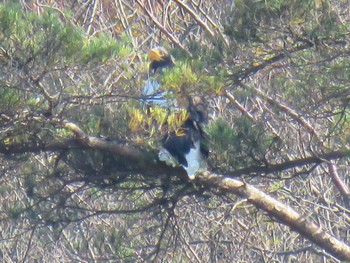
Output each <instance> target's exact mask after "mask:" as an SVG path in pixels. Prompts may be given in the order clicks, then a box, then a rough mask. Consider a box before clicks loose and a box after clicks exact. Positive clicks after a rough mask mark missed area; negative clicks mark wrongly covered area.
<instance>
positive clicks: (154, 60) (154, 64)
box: [143, 46, 175, 106]
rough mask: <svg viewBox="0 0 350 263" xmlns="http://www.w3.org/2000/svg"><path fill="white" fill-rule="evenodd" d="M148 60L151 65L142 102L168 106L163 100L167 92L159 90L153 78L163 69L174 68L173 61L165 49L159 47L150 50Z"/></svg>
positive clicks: (157, 83)
mask: <svg viewBox="0 0 350 263" xmlns="http://www.w3.org/2000/svg"><path fill="white" fill-rule="evenodd" d="M148 58H149V60H150V61H151V63H150V66H149V72H148V80H147V82H146V85H145V86H144V88H143V96H144V97H145V98H144V101H147V103H148V104H153V105H158V106H169V105H168V101H167V99H166V98H165V95H166V93H167V92H166V91H162V90H160V84H159V82H158V81H157V80H156V78H155V77H156V75H157V74H162V70H163V69H166V68H172V67H174V65H175V60H174V58H173V57H172V56H171V55H170V54H169V52H168V51H167V50H166V49H165V48H163V47H160V46H158V47H155V48H152V49H151V50H150V51H149V52H148Z"/></svg>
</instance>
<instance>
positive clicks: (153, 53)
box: [148, 49, 163, 61]
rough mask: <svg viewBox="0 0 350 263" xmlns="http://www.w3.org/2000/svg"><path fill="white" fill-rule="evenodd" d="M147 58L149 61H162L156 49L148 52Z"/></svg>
mask: <svg viewBox="0 0 350 263" xmlns="http://www.w3.org/2000/svg"><path fill="white" fill-rule="evenodd" d="M148 58H149V60H151V61H161V60H163V57H162V55H161V54H160V53H159V51H157V50H156V49H151V50H150V51H149V52H148Z"/></svg>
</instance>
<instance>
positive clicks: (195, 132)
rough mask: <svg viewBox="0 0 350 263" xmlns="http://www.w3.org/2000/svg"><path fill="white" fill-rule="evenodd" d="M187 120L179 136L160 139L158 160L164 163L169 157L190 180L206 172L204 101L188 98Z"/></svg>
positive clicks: (168, 135)
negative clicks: (180, 167) (181, 168)
mask: <svg viewBox="0 0 350 263" xmlns="http://www.w3.org/2000/svg"><path fill="white" fill-rule="evenodd" d="M187 111H188V118H187V119H186V120H185V121H184V123H183V124H182V125H181V127H180V130H181V133H180V135H178V134H176V132H171V133H169V134H166V135H165V136H164V137H163V139H162V147H161V148H160V150H159V159H160V160H161V161H166V160H167V159H169V158H170V157H169V155H171V156H172V157H173V158H175V160H177V161H178V163H179V164H181V165H182V167H183V168H184V169H185V170H186V172H187V175H188V177H189V179H190V180H193V179H194V178H195V174H196V173H197V172H198V171H199V170H207V161H206V160H207V158H208V155H209V151H208V147H207V143H206V142H207V140H206V136H205V133H204V130H203V125H204V124H206V123H207V122H208V112H207V107H206V103H205V102H204V99H203V98H201V97H199V96H194V97H188V107H187Z"/></svg>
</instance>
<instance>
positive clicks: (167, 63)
mask: <svg viewBox="0 0 350 263" xmlns="http://www.w3.org/2000/svg"><path fill="white" fill-rule="evenodd" d="M148 58H149V60H150V61H151V64H150V67H149V70H150V72H151V73H155V72H156V71H157V69H163V68H171V67H173V66H174V65H175V62H174V58H173V57H172V56H171V55H170V54H169V52H168V51H167V50H166V49H165V48H164V47H160V46H158V47H155V48H152V49H151V50H150V51H149V52H148Z"/></svg>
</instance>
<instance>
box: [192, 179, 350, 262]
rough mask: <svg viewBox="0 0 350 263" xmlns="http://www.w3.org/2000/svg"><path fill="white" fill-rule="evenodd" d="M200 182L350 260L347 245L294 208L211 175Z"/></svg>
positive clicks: (242, 183)
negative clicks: (229, 195) (244, 201)
mask: <svg viewBox="0 0 350 263" xmlns="http://www.w3.org/2000/svg"><path fill="white" fill-rule="evenodd" d="M198 182H199V183H201V184H204V185H206V186H208V187H218V188H219V189H220V190H222V191H224V192H227V193H233V194H236V195H239V196H241V197H243V198H247V199H248V202H250V203H252V204H253V205H255V206H257V207H259V208H260V209H262V210H264V211H265V212H267V213H268V214H269V215H270V216H272V217H275V218H276V219H278V220H279V221H280V222H281V223H283V224H285V225H287V226H289V227H290V228H291V229H293V230H294V231H297V232H299V233H300V234H301V235H303V236H304V237H305V238H307V239H309V240H311V241H312V242H314V243H315V244H317V245H318V246H320V247H321V248H323V249H325V250H326V251H327V252H328V253H330V254H332V255H333V256H334V257H336V258H338V259H339V260H347V261H348V260H350V247H349V246H348V245H346V244H345V243H343V242H342V241H340V240H338V239H337V238H335V237H333V236H332V235H330V234H328V233H327V232H325V231H324V230H323V229H322V228H321V227H320V226H319V225H317V224H315V223H314V222H312V221H311V220H310V219H309V218H308V217H306V216H305V215H301V214H299V213H298V212H297V211H295V210H294V209H292V208H291V207H289V206H287V205H285V204H283V203H281V202H280V201H278V200H276V199H274V198H272V197H271V196H269V195H267V194H265V193H264V192H263V191H261V190H259V189H257V188H255V187H254V186H252V185H249V184H247V183H244V182H242V181H239V180H235V179H232V178H228V177H223V176H220V175H217V174H212V173H204V174H203V175H202V176H200V177H199V178H198Z"/></svg>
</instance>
